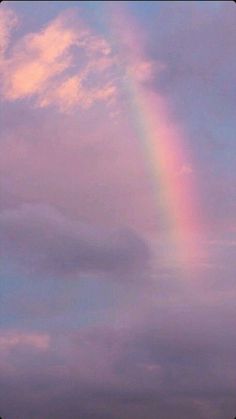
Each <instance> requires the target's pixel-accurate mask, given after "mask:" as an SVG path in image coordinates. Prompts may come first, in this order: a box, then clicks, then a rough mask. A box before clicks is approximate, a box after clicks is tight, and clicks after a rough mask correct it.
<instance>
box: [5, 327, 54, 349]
mask: <svg viewBox="0 0 236 419" xmlns="http://www.w3.org/2000/svg"><path fill="white" fill-rule="evenodd" d="M20 346H23V347H25V346H30V347H31V348H34V349H38V350H42V351H44V350H46V349H48V348H49V346H50V337H49V335H48V334H39V333H24V332H18V331H13V332H8V331H7V332H3V333H1V334H0V351H2V350H10V349H12V348H15V347H20Z"/></svg>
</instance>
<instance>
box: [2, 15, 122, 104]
mask: <svg viewBox="0 0 236 419" xmlns="http://www.w3.org/2000/svg"><path fill="white" fill-rule="evenodd" d="M12 14H13V12H11V10H8V11H7V12H5V13H4V14H3V16H2V21H3V23H2V29H1V31H2V33H3V36H2V40H3V41H2V44H3V46H2V49H4V45H5V44H6V43H7V41H8V38H9V34H10V29H11V27H12V26H14V20H12V18H11V15H12ZM75 20H76V24H75ZM72 47H73V48H74V49H73V50H72ZM75 49H76V52H77V53H79V59H78V57H77V59H76V58H75ZM95 63H98V66H97V65H95ZM112 64H113V60H112V58H111V48H110V46H109V44H108V42H107V41H106V40H105V39H104V38H102V37H100V36H99V35H96V34H94V33H93V31H92V30H91V29H90V28H88V27H86V25H85V24H84V22H82V21H81V20H79V19H74V16H73V14H72V13H71V12H68V11H67V12H63V13H61V14H60V15H59V16H58V17H56V18H55V19H54V20H52V21H51V22H49V23H48V25H47V26H45V27H44V28H42V29H41V30H40V31H39V32H35V33H28V34H26V35H24V36H23V37H22V38H21V39H19V40H18V41H17V42H16V44H15V46H14V48H11V49H10V53H9V58H8V57H3V60H2V63H1V67H2V72H3V82H2V92H3V96H4V98H5V99H6V100H8V101H15V100H18V99H26V98H33V99H34V102H35V104H36V106H40V107H45V106H49V105H54V106H56V107H58V108H59V110H60V111H62V112H63V111H67V110H68V109H71V108H72V107H74V106H77V105H79V106H81V107H83V108H89V107H90V106H92V105H93V103H94V102H96V101H103V102H107V101H109V100H110V98H111V97H112V96H114V95H115V94H116V88H115V86H114V84H113V82H112V77H111V75H109V73H108V69H109V68H110V67H111V66H112ZM71 71H73V72H74V74H72V75H71ZM97 73H99V82H97V81H96V80H95V79H96V74H97ZM94 76H95V77H94ZM87 82H89V87H88V86H86V83H87ZM87 84H88V83H87Z"/></svg>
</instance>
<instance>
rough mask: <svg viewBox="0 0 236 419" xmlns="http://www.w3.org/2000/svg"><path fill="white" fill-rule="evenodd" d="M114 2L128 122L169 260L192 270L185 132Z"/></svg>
mask: <svg viewBox="0 0 236 419" xmlns="http://www.w3.org/2000/svg"><path fill="white" fill-rule="evenodd" d="M115 3H116V2H111V3H110V6H109V7H110V12H109V15H110V21H111V27H112V29H111V30H112V40H113V41H114V44H115V49H116V51H118V56H119V67H120V69H119V72H121V73H122V71H123V73H124V69H125V77H123V81H122V84H123V89H124V91H125V96H126V100H127V106H128V109H127V110H128V112H129V115H130V121H131V123H132V124H133V128H134V129H135V133H136V135H137V137H138V139H139V142H140V144H141V145H142V149H143V152H144V155H145V156H146V159H147V162H148V166H149V170H150V173H151V178H152V188H153V193H154V194H155V201H156V205H157V208H158V210H159V211H160V209H161V224H162V227H163V228H164V229H165V232H167V233H168V234H167V235H163V236H162V237H164V236H166V237H168V243H163V244H164V245H168V246H169V250H170V251H169V252H168V258H170V255H171V258H172V262H173V263H174V264H175V266H179V267H180V268H181V269H186V270H187V271H189V270H191V269H192V268H193V266H194V260H195V258H196V256H197V255H199V249H198V247H197V244H196V242H197V240H196V235H197V233H198V232H199V228H200V220H199V216H198V214H197V208H198V205H197V199H198V196H197V188H196V182H195V179H194V171H193V170H192V169H191V166H192V164H191V165H190V157H189V154H188V152H187V143H186V139H185V136H184V133H183V131H182V129H181V128H180V127H179V126H178V124H177V123H176V122H174V121H173V117H172V118H171V117H170V113H169V111H168V105H167V101H166V99H165V98H163V97H162V96H161V95H159V94H157V93H155V92H154V91H153V89H151V88H150V87H148V83H145V78H146V77H147V76H148V74H147V73H150V71H151V63H150V62H148V61H147V60H146V58H145V56H144V52H143V51H144V48H143V45H142V41H141V37H140V36H139V34H140V28H137V24H136V22H134V20H133V19H132V18H131V16H130V15H129V14H128V12H127V10H126V9H125V6H124V2H122V3H123V4H122V3H121V2H117V3H118V5H117V4H115Z"/></svg>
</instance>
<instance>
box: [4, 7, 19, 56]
mask: <svg viewBox="0 0 236 419" xmlns="http://www.w3.org/2000/svg"><path fill="white" fill-rule="evenodd" d="M17 22H18V19H17V16H16V14H15V13H14V12H13V10H11V9H9V8H7V7H4V6H1V9H0V54H3V53H4V52H5V50H6V48H7V46H8V43H9V40H10V35H11V31H12V30H13V28H14V27H15V26H16V25H17Z"/></svg>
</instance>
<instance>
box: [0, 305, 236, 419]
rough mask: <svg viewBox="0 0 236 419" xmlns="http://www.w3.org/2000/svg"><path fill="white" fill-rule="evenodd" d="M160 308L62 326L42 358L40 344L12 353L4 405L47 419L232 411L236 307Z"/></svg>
mask: <svg viewBox="0 0 236 419" xmlns="http://www.w3.org/2000/svg"><path fill="white" fill-rule="evenodd" d="M153 310H154V311H152V310H151V311H150V312H149V316H150V317H149V316H143V322H142V323H136V325H133V326H132V327H131V326H128V327H125V328H122V327H120V328H115V327H105V326H99V327H95V326H93V327H87V328H83V329H80V330H77V331H75V330H73V331H68V330H67V332H66V333H65V332H61V333H58V332H57V333H54V334H53V336H51V345H50V348H49V349H48V350H47V351H46V352H45V351H43V352H42V353H40V354H38V355H37V356H38V357H39V358H38V362H37V359H36V354H35V352H34V351H33V348H32V349H31V350H30V348H28V349H27V350H26V348H24V349H23V348H22V349H21V351H20V352H19V351H18V352H14V353H13V352H9V354H8V362H9V363H10V362H11V361H12V360H13V357H14V365H15V368H14V375H11V374H10V370H9V364H6V363H5V364H3V365H2V368H1V372H2V373H1V377H0V381H1V386H2V388H3V393H2V397H3V396H4V399H3V401H2V409H3V411H5V410H7V409H10V410H9V411H11V412H14V409H18V414H21V415H22V416H25V415H26V413H27V417H28V418H29V419H31V418H33V417H35V411H36V412H37V415H39V416H40V415H41V416H42V415H43V416H44V417H45V418H46V419H50V417H52V416H53V417H54V416H56V417H58V418H62V417H65V414H67V417H68V418H69V419H74V417H76V415H78V412H79V414H80V415H81V416H82V417H84V418H85V419H88V418H89V419H90V418H95V419H100V418H102V417H105V418H106V417H107V418H112V419H113V418H114V419H117V418H119V417H122V418H128V417H130V416H132V415H134V413H135V417H138V418H139V419H144V418H146V417H148V418H151V419H155V418H156V416H157V414H158V415H159V416H161V417H163V418H167V419H169V418H172V417H174V418H175V417H176V418H177V417H179V415H180V414H181V417H182V418H183V419H185V418H186V419H187V418H188V417H189V416H190V415H191V417H193V418H194V419H198V418H201V419H206V418H207V417H208V415H209V414H211V415H213V417H215V418H217V419H223V418H224V417H225V414H226V412H227V415H228V416H232V412H233V409H234V408H235V396H234V395H235V379H234V374H233V372H232V371H234V369H233V365H234V358H235V356H234V347H235V333H234V322H233V317H232V316H231V314H230V310H228V309H227V308H226V307H224V308H222V309H221V310H209V308H208V307H193V306H192V305H191V304H188V303H185V304H183V305H182V307H180V306H179V307H177V306H176V307H173V306H172V307H171V308H170V307H164V308H163V307H162V309H161V310H160V307H157V306H155V307H154V306H153ZM234 311H235V310H234ZM146 314H147V313H146ZM206 319H207V321H206ZM217 324H218V327H217ZM226 324H227V330H226V328H225V327H224V325H226ZM200 325H201V326H200ZM203 325H204V326H203ZM219 326H220V327H219ZM20 382H21V385H20V386H19V383H20ZM16 388H18V392H17V393H15V392H14V389H16ZM6 389H8V391H7V390H6ZM26 390H27V392H26ZM26 394H27V396H26ZM16 395H17V396H16ZM216 395H217V399H216V398H215V397H216ZM13 398H14V400H15V403H12V401H13ZM10 406H11V407H10Z"/></svg>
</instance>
